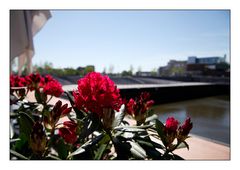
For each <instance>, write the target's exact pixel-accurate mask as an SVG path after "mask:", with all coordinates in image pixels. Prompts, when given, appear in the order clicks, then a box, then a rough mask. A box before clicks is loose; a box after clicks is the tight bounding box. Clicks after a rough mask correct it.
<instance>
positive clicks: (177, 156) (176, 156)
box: [172, 154, 184, 160]
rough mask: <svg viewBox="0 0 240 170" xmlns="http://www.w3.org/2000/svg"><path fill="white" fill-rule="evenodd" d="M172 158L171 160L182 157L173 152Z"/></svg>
mask: <svg viewBox="0 0 240 170" xmlns="http://www.w3.org/2000/svg"><path fill="white" fill-rule="evenodd" d="M172 159H173V160H184V158H182V157H181V156H179V155H176V154H173V156H172Z"/></svg>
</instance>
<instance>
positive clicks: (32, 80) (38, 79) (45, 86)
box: [10, 73, 63, 102]
mask: <svg viewBox="0 0 240 170" xmlns="http://www.w3.org/2000/svg"><path fill="white" fill-rule="evenodd" d="M10 86H11V87H12V88H13V87H27V90H28V91H34V90H35V93H37V96H38V98H37V100H38V101H41V102H46V99H47V95H50V96H55V97H60V96H61V94H62V93H63V89H62V85H61V84H60V83H59V82H58V81H57V80H56V79H54V78H53V77H52V76H50V75H46V76H41V75H40V74H39V73H32V74H30V75H28V76H26V77H19V76H14V75H11V76H10ZM19 95H21V96H22V95H23V94H22V93H21V94H19ZM35 96H36V95H35Z"/></svg>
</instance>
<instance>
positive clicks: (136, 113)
mask: <svg viewBox="0 0 240 170" xmlns="http://www.w3.org/2000/svg"><path fill="white" fill-rule="evenodd" d="M149 98H150V94H149V93H148V92H142V93H141V95H140V96H139V98H137V99H136V100H133V99H130V100H129V102H128V103H127V104H126V112H127V113H128V114H130V115H132V116H133V117H134V118H135V119H136V120H137V122H139V123H143V122H144V120H145V119H146V116H147V115H146V113H147V111H148V110H149V108H150V107H151V106H152V105H153V103H154V101H153V100H149Z"/></svg>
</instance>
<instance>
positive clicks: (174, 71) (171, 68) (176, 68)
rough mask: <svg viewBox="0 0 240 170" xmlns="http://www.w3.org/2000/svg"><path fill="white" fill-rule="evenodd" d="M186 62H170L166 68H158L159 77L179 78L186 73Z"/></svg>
mask: <svg viewBox="0 0 240 170" xmlns="http://www.w3.org/2000/svg"><path fill="white" fill-rule="evenodd" d="M186 64H187V62H186V61H177V60H170V61H169V62H168V64H167V66H164V67H159V69H158V75H159V76H177V75H178V76H180V75H184V74H185V72H186Z"/></svg>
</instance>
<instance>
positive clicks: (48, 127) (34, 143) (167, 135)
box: [10, 72, 192, 160]
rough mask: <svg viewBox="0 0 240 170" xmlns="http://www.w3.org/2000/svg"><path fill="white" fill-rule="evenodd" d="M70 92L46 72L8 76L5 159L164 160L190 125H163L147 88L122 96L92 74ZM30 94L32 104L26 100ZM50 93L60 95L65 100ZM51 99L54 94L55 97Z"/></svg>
mask: <svg viewBox="0 0 240 170" xmlns="http://www.w3.org/2000/svg"><path fill="white" fill-rule="evenodd" d="M77 83H78V87H77V89H74V90H73V92H64V91H63V89H62V85H61V84H60V83H59V82H58V81H57V80H56V79H54V78H53V77H51V76H50V75H45V76H41V75H39V74H38V73H35V74H31V75H28V76H25V77H19V76H14V75H11V77H10V86H11V88H10V104H11V107H10V159H53V160H61V159H62V160H66V159H67V160H131V159H143V160H161V159H163V160H169V159H182V158H181V157H180V156H178V155H176V154H174V150H175V149H178V148H183V147H186V148H188V149H189V146H188V144H187V143H186V141H185V140H186V139H187V138H188V137H189V136H188V135H189V132H190V130H191V129H192V122H191V119H190V118H187V119H186V120H185V122H183V123H182V124H181V123H180V122H179V121H178V120H176V119H175V118H173V117H169V118H168V119H167V120H166V122H165V123H162V122H161V121H160V120H159V119H158V116H157V115H155V114H154V113H153V111H152V110H151V107H152V105H153V104H154V101H153V100H151V96H150V94H149V93H147V92H143V93H140V94H139V96H137V97H133V98H130V99H123V98H122V97H121V95H120V90H119V89H118V88H117V86H116V85H115V84H114V82H113V81H112V80H111V79H110V78H109V77H108V76H103V75H101V74H100V73H96V72H92V73H89V74H87V75H86V76H85V77H83V78H81V79H80V80H78V82H77ZM28 93H34V97H35V99H36V100H35V102H33V101H27V100H26V96H27V95H28ZM53 97H57V99H59V97H65V98H67V99H68V100H69V103H70V104H65V103H63V101H61V100H57V102H56V103H55V104H53V105H52V104H50V102H49V101H50V100H52V98H53ZM54 100H56V98H55V99H54Z"/></svg>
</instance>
